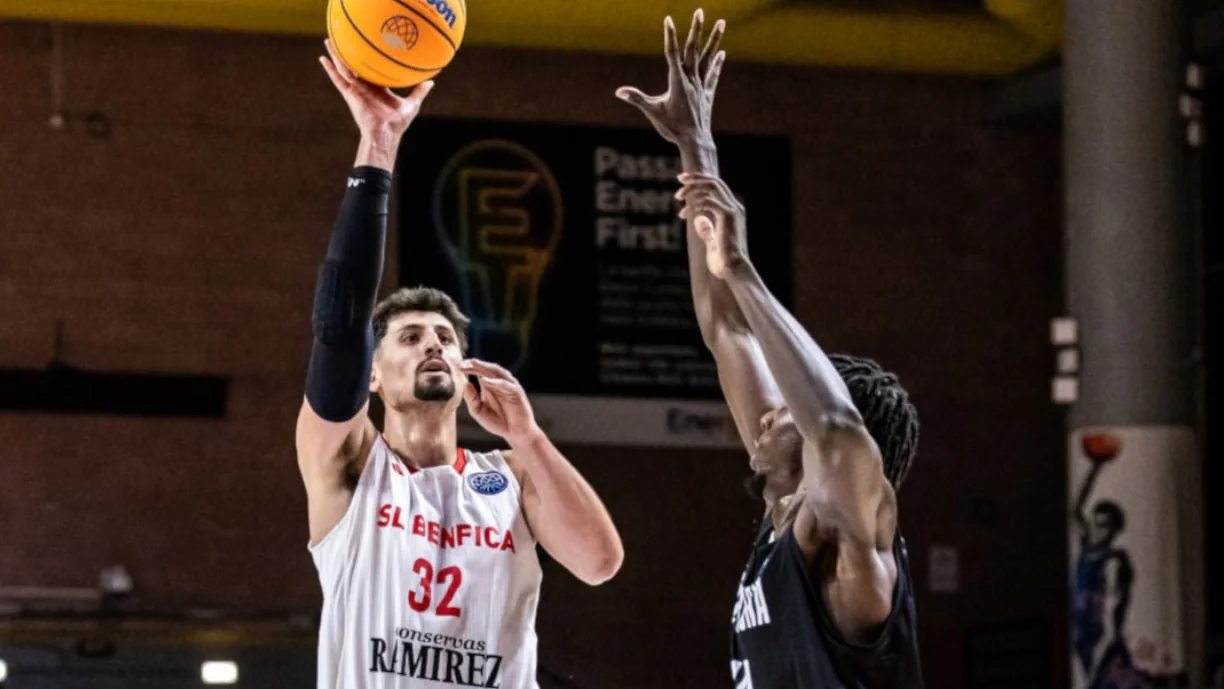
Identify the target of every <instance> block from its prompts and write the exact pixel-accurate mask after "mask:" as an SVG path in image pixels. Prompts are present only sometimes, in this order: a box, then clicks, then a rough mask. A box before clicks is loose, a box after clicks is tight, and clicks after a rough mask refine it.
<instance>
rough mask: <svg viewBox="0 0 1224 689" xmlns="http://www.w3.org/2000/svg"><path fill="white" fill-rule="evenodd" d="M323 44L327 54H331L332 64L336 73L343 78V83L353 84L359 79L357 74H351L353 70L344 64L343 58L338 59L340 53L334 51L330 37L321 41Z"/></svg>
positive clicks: (334, 47)
mask: <svg viewBox="0 0 1224 689" xmlns="http://www.w3.org/2000/svg"><path fill="white" fill-rule="evenodd" d="M323 45H324V46H325V47H326V48H327V54H328V55H330V56H331V61H332V66H333V67H335V69H336V73H337V74H339V75H340V77H341V78H342V79H344V81H345V83H347V84H349V85H353V84H354V83H356V82H357V81H359V79H358V78H357V75H356V74H353V70H351V69H349V68H348V65H346V64H344V60H341V59H340V53H338V52H336V46H334V45H332V42H331V39H328V40H325V41H323Z"/></svg>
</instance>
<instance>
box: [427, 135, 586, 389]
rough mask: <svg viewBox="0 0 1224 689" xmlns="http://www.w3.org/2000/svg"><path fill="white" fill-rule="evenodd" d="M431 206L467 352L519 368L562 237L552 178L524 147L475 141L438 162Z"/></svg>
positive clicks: (558, 199) (557, 196) (558, 200)
mask: <svg viewBox="0 0 1224 689" xmlns="http://www.w3.org/2000/svg"><path fill="white" fill-rule="evenodd" d="M432 210H433V226H434V231H435V232H437V233H438V235H439V239H440V241H441V244H442V246H443V247H445V248H446V252H447V256H448V258H449V259H450V262H451V265H453V266H454V268H455V271H456V272H457V273H458V275H459V283H460V292H461V293H460V302H461V303H462V306H463V308H464V311H465V312H466V313H467V314H468V315H469V316H471V318H472V326H471V331H472V332H471V337H470V340H471V343H472V354H473V355H474V356H477V357H480V358H482V359H489V360H492V361H497V362H499V363H501V364H502V365H504V366H506V367H507V368H509V369H510V370H512V371H515V370H518V369H519V368H521V367H522V366H523V364H524V363H526V361H527V357H528V355H529V353H530V352H529V344H530V342H531V328H532V325H533V324H534V323H535V319H536V314H537V312H538V311H539V302H540V281H541V280H542V279H543V277H544V275H545V273H546V272H547V271H548V266H549V264H550V263H551V262H552V258H553V252H554V251H555V249H556V247H557V242H558V241H559V240H560V239H561V228H562V215H563V211H562V205H561V190H560V188H559V187H558V186H557V180H556V179H555V178H554V177H553V174H552V172H551V171H550V170H549V169H548V166H547V165H545V164H544V162H543V161H542V160H540V159H539V157H537V156H536V155H535V154H534V153H532V152H531V151H529V150H527V149H526V148H523V147H522V146H520V145H518V144H516V143H514V142H511V141H505V140H501V139H496V140H487V141H479V142H476V143H474V144H471V145H469V146H467V147H465V148H463V149H462V150H460V151H459V152H458V153H456V154H455V155H454V156H453V157H452V158H451V159H450V160H449V161H448V162H447V164H446V165H445V166H444V167H443V169H442V174H441V175H439V176H438V183H437V186H436V187H435V188H434V193H433V209H432Z"/></svg>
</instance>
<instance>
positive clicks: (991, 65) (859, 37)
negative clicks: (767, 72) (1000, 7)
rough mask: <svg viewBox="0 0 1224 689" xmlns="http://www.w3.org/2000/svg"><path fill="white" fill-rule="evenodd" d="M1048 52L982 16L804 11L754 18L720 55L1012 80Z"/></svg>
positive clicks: (789, 10)
mask: <svg viewBox="0 0 1224 689" xmlns="http://www.w3.org/2000/svg"><path fill="white" fill-rule="evenodd" d="M1048 50H1049V47H1048V45H1046V44H1045V43H1044V42H1041V41H1037V40H1035V39H1034V38H1033V37H1032V36H1030V35H1029V34H1028V33H1027V32H1026V31H1023V30H1021V29H1019V28H1017V27H1016V26H1015V25H1013V24H1011V23H1009V22H1004V21H1000V20H999V19H995V18H993V17H991V16H989V15H987V14H985V13H983V14H980V15H979V14H931V13H903V12H888V13H881V12H860V11H846V10H833V9H820V8H807V7H789V8H781V9H777V10H775V11H772V12H768V13H765V14H762V15H761V16H759V17H757V18H756V19H754V20H752V21H751V22H750V23H749V24H748V25H747V26H737V27H734V29H733V30H730V29H729V31H728V40H727V52H728V57H732V56H734V57H744V56H745V53H749V52H750V53H751V56H750V57H751V58H752V59H756V60H766V61H770V62H781V63H807V62H816V63H818V64H821V65H825V66H830V67H846V68H865V69H877V70H884V71H918V72H933V73H959V74H974V75H982V76H1001V75H1007V74H1013V73H1015V72H1016V71H1018V70H1020V69H1022V68H1024V67H1026V66H1028V65H1030V64H1032V63H1033V62H1035V61H1036V60H1038V59H1040V58H1041V57H1043V56H1044V55H1045V54H1046V53H1047V52H1048Z"/></svg>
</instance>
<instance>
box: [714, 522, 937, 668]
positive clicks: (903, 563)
mask: <svg viewBox="0 0 1224 689" xmlns="http://www.w3.org/2000/svg"><path fill="white" fill-rule="evenodd" d="M893 553H894V554H895V555H896V558H897V585H896V588H895V589H894V590H893V604H892V612H891V614H890V615H889V617H888V621H887V622H885V624H884V628H883V629H882V630H881V631H880V635H879V637H878V638H877V639H876V641H875V642H874V643H872V644H870V645H858V644H851V643H849V642H847V641H846V640H845V639H843V638H842V635H841V633H840V632H838V630H837V627H836V625H835V624H834V623H833V617H832V615H831V614H829V611H828V608H827V606H826V605H825V599H824V596H823V595H822V593H821V591H820V589H818V588H817V587H814V586H813V585H812V583H811V580H810V579H809V578H808V565H807V562H806V561H805V560H804V557H803V552H802V551H801V550H800V549H799V544H798V543H797V542H795V536H794V533H793V531H792V530H791V529H789V528H788V529H787V530H786V531H785V533H784V534H783V535H782V536H781V537H779V538H778V539H776V540H774V539H773V522H772V520H771V519H769V517H765V519H764V521H763V523H762V524H761V530H760V533H759V534H758V535H757V540H756V544H755V546H754V548H753V552H752V555H751V556H750V557H749V558H748V566H747V567H745V568H744V575H743V577H742V578H741V580H740V585H739V590H738V591H737V593H736V597H735V610H734V612H733V613H732V620H731V624H732V631H731V658H732V660H731V675H732V678H733V679H734V682H735V687H736V689H922V671H921V667H920V664H919V662H918V634H917V619H916V616H915V612H914V596H913V591H912V590H911V588H910V577H909V557H908V555H907V553H906V551H905V541H904V540H903V539H902V538H901V534H900V533H899V532H898V534H897V536H896V541H895V542H894V544H893Z"/></svg>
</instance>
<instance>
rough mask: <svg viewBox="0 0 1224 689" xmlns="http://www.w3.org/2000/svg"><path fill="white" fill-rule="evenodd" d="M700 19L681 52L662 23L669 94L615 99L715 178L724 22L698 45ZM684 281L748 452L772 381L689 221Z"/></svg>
mask: <svg viewBox="0 0 1224 689" xmlns="http://www.w3.org/2000/svg"><path fill="white" fill-rule="evenodd" d="M704 24H705V15H704V13H703V12H702V11H701V10H697V11H696V12H695V13H694V14H693V24H692V26H691V27H690V29H689V35H688V40H687V41H686V42H685V44H684V47H683V48H681V47H680V43H679V41H678V40H677V36H676V27H675V24H674V23H673V22H672V19H671V17H667V18H666V19H665V20H664V21H663V51H664V55H665V56H666V57H667V71H668V79H667V92H666V93H664V94H662V95H660V96H647V95H645V94H644V93H642V92H641V91H640V90H638V89H636V88H633V87H630V86H623V87H621V88H619V89H617V91H616V96H617V97H618V98H620V99H621V100H624V101H626V102H628V103H630V104H631V105H633V106H635V107H637V108H638V109H639V110H641V111H642V113H643V114H645V115H646V118H647V119H648V120H650V122H651V124H653V125H654V127H655V129H656V130H658V132H659V134H660V135H662V137H663V138H664V139H666V140H667V141H670V142H672V143H673V144H676V146H677V147H678V148H679V149H680V161H681V164H682V166H683V167H684V171H685V172H691V173H704V174H708V175H717V174H718V151H717V149H716V148H715V146H714V137H713V135H712V133H711V129H710V115H711V111H712V108H713V105H714V94H715V92H716V90H717V88H718V78H719V75H720V74H721V73H722V66H723V61H724V59H725V58H726V53H724V52H723V51H721V50H719V49H718V48H719V45H720V43H721V42H722V36H723V32H724V30H725V28H726V23H725V22H724V21H723V20H721V19H720V20H718V21H717V22H715V24H714V28H713V30H712V31H711V32H710V35H709V38H708V39H706V40H704V42H703V32H704ZM686 234H687V244H688V259H689V283H690V286H691V288H692V292H693V310H694V312H695V313H696V316H697V324H698V326H700V328H701V337H702V340H703V341H704V342H705V345H706V348H707V349H709V350H710V352H711V354H713V355H714V362H715V364H716V365H717V367H718V382H719V384H720V385H721V387H722V391H723V396H724V397H725V398H726V400H727V405H728V406H729V407H730V408H731V415H732V417H733V418H734V419H735V425H736V428H737V430H738V431H739V434H740V438H741V439H742V440H743V442H744V445H745V448H746V449H747V450H748V451H749V453H751V452H752V451H753V449H754V447H755V444H756V439H757V436H759V435H760V434H761V418H762V417H763V416H764V415H765V413H766V412H767V411H769V410H771V409H774V408H776V407H778V406H780V405H781V404H782V397H781V394H780V393H779V392H778V388H777V384H776V383H774V380H773V377H772V376H771V375H770V373H769V368H768V367H767V366H766V365H765V360H764V358H763V356H762V354H761V349H760V346H759V345H758V344H757V342H756V339H755V338H754V337H753V336H752V333H751V332H750V331H749V329H748V325H747V322H746V321H745V320H744V315H743V313H742V312H741V311H740V308H739V306H738V305H737V304H736V302H735V297H734V296H732V294H731V292H730V290H729V289H728V288H727V285H726V284H725V283H723V281H721V280H715V279H712V278H711V277H710V274H709V271H707V270H706V268H705V251H704V248H703V245H702V243H701V240H700V239H699V238H698V236H697V233H696V231H695V230H694V226H693V221H692V220H691V219H690V220H689V221H688V230H687V233H686Z"/></svg>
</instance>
